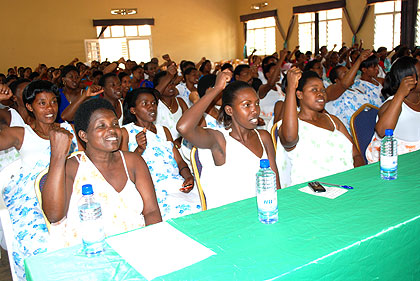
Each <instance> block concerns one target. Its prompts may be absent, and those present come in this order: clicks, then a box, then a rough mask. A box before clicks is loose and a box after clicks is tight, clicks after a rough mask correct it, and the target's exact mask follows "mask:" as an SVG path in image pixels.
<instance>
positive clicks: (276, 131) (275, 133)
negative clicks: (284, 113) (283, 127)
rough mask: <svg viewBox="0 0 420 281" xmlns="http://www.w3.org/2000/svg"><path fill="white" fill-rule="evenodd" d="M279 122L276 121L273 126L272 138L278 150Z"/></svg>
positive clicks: (275, 148)
mask: <svg viewBox="0 0 420 281" xmlns="http://www.w3.org/2000/svg"><path fill="white" fill-rule="evenodd" d="M279 122H280V121H279ZM279 122H276V123H274V125H273V127H272V128H271V139H272V140H273V144H274V150H275V151H277V139H278V138H279V128H278V126H279Z"/></svg>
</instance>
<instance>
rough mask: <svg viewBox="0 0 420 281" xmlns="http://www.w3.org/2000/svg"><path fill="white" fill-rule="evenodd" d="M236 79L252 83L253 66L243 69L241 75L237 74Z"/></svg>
mask: <svg viewBox="0 0 420 281" xmlns="http://www.w3.org/2000/svg"><path fill="white" fill-rule="evenodd" d="M235 78H236V80H238V81H243V82H245V83H248V84H251V83H252V73H251V68H244V69H242V71H241V73H240V74H239V75H236V77H235Z"/></svg>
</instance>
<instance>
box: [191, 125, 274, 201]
mask: <svg viewBox="0 0 420 281" xmlns="http://www.w3.org/2000/svg"><path fill="white" fill-rule="evenodd" d="M218 131H220V132H221V133H222V134H223V135H224V137H225V139H226V161H225V164H223V165H221V166H216V165H215V164H214V160H213V155H212V153H211V150H210V149H199V158H200V162H201V164H202V165H203V170H202V173H201V185H202V187H203V191H204V194H205V196H206V202H207V209H211V208H216V207H219V206H223V205H226V204H229V203H232V202H236V201H239V200H243V199H247V198H250V197H254V196H256V194H257V193H256V186H255V183H256V178H255V177H256V174H257V172H258V169H259V167H260V159H267V153H266V151H265V148H264V144H263V142H262V140H261V137H260V134H259V132H258V131H257V130H255V132H256V133H257V135H258V138H259V140H260V144H261V146H262V148H263V154H262V157H261V158H259V157H258V156H256V155H255V154H254V153H253V152H252V151H251V150H249V149H248V148H247V147H246V146H244V145H243V144H241V143H240V142H239V141H237V140H236V139H234V138H232V137H231V136H230V135H229V133H230V131H231V130H226V129H221V130H218Z"/></svg>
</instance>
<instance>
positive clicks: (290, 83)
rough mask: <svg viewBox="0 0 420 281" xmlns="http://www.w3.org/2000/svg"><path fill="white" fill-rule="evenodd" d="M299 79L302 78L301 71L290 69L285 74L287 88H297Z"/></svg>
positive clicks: (295, 68)
mask: <svg viewBox="0 0 420 281" xmlns="http://www.w3.org/2000/svg"><path fill="white" fill-rule="evenodd" d="M300 77H302V71H301V70H300V69H299V68H297V67H292V68H291V69H290V70H289V71H288V72H287V87H292V88H293V89H296V88H297V87H298V84H299V79H300Z"/></svg>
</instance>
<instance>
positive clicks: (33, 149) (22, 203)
mask: <svg viewBox="0 0 420 281" xmlns="http://www.w3.org/2000/svg"><path fill="white" fill-rule="evenodd" d="M7 98H9V97H8V96H7V95H4V94H1V93H0V100H4V99H7ZM22 98H23V103H24V104H25V106H26V109H27V110H28V114H29V115H30V116H31V117H32V120H33V121H32V122H31V125H30V126H29V125H27V124H23V126H22V127H6V128H4V129H2V130H1V131H0V150H4V149H8V148H10V147H15V148H16V149H17V150H18V151H19V153H20V157H21V160H22V166H21V168H20V170H18V171H16V172H15V177H14V179H13V180H12V181H11V182H9V183H4V184H6V187H5V189H4V191H3V197H4V201H5V203H6V206H7V208H8V211H9V214H10V218H11V221H12V224H13V232H14V238H15V239H14V241H13V248H12V249H8V251H12V252H13V256H14V259H15V268H14V270H15V271H16V275H17V276H18V277H19V279H25V271H24V268H23V260H24V259H25V258H27V257H29V256H32V255H36V254H39V253H42V252H45V251H46V249H47V242H48V230H47V226H46V224H45V221H44V217H43V216H42V210H41V207H40V206H39V204H38V200H37V197H36V194H35V189H34V185H35V179H36V176H37V175H38V174H39V173H40V172H41V171H42V170H44V169H45V168H47V167H48V165H49V164H50V151H51V148H50V147H51V139H52V131H54V130H59V129H58V128H60V126H61V129H60V130H62V131H65V132H67V134H68V135H69V136H68V146H69V149H68V151H69V152H73V151H74V150H76V149H77V141H76V138H75V135H74V134H72V133H73V128H72V127H71V125H69V124H68V123H61V124H58V123H55V120H56V117H57V113H58V104H59V91H58V88H57V86H55V85H54V84H52V83H51V82H49V81H44V80H38V81H34V82H31V83H30V84H28V85H27V86H26V88H25V90H24V91H23V94H22ZM67 130H68V131H67ZM70 132H71V133H70ZM12 270H13V269H12Z"/></svg>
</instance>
